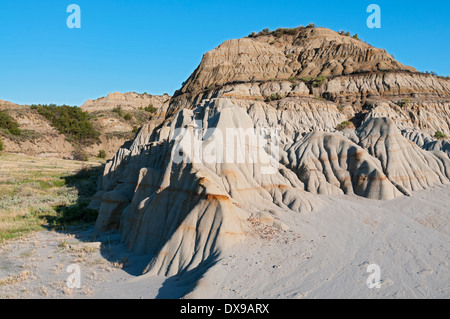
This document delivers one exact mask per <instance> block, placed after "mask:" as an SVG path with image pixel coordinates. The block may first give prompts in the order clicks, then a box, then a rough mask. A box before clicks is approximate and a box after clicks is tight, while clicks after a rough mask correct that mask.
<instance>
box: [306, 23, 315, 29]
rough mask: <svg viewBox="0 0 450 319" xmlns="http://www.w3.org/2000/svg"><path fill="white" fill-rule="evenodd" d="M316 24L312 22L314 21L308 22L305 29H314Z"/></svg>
mask: <svg viewBox="0 0 450 319" xmlns="http://www.w3.org/2000/svg"><path fill="white" fill-rule="evenodd" d="M316 27H317V26H316V25H315V24H314V23H310V24H308V26H307V27H306V28H307V29H310V28H311V29H314V28H316Z"/></svg>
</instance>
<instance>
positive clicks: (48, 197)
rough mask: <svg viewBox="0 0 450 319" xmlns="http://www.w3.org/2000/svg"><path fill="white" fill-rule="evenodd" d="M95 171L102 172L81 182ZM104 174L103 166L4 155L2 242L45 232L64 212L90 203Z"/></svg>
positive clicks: (0, 168) (0, 165) (0, 163)
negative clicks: (88, 170)
mask: <svg viewBox="0 0 450 319" xmlns="http://www.w3.org/2000/svg"><path fill="white" fill-rule="evenodd" d="M93 168H98V170H95V172H94V174H91V175H89V174H87V175H86V176H80V177H79V178H77V173H79V172H80V171H86V169H93ZM100 171H101V163H100V162H89V163H85V162H77V161H69V160H61V159H43V158H34V157H29V156H24V155H17V154H8V153H2V154H0V242H1V241H4V240H7V239H11V238H16V237H20V236H22V235H24V234H27V233H29V232H31V231H36V230H41V229H42V227H43V226H44V225H46V224H49V222H51V221H52V220H55V219H57V218H58V217H60V215H61V211H62V208H64V207H70V206H73V205H77V204H79V203H80V201H84V202H85V203H87V202H88V201H89V197H90V196H92V193H93V192H94V191H95V185H96V181H97V176H95V174H98V173H99V172H100ZM72 177H73V178H72ZM71 178H72V179H71ZM81 188H83V189H86V190H87V192H85V193H83V192H80V189H81ZM85 206H87V205H85ZM85 206H84V207H85ZM75 209H76V206H75Z"/></svg>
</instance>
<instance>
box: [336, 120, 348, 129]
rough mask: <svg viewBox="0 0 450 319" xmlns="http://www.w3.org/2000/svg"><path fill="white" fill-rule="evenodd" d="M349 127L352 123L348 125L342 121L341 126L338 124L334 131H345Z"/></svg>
mask: <svg viewBox="0 0 450 319" xmlns="http://www.w3.org/2000/svg"><path fill="white" fill-rule="evenodd" d="M351 125H352V123H350V122H349V121H344V122H342V123H341V124H339V125H338V126H336V130H338V131H342V130H345V129H346V128H348V127H350V126H351Z"/></svg>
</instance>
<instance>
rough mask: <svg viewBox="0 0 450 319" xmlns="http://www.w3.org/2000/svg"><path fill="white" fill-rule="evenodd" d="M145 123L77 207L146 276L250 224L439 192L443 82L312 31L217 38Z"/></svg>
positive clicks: (223, 245) (231, 239) (448, 163)
mask: <svg viewBox="0 0 450 319" xmlns="http://www.w3.org/2000/svg"><path fill="white" fill-rule="evenodd" d="M157 115H159V117H157V119H155V120H152V121H151V122H149V123H148V124H146V125H145V126H143V127H142V128H141V130H140V132H139V133H138V135H137V136H136V138H135V139H134V141H132V142H130V143H127V144H125V145H124V147H122V148H120V149H119V150H118V152H117V154H116V156H115V157H114V159H113V160H111V161H110V162H109V163H108V164H107V165H106V168H105V172H104V177H103V179H102V181H101V183H100V184H99V187H98V193H97V194H96V196H95V198H94V199H93V201H92V203H91V207H92V208H97V209H99V211H100V214H99V218H98V220H97V223H96V229H97V231H98V232H104V231H110V230H117V231H119V232H120V233H121V234H122V240H123V242H124V243H126V244H127V245H128V247H129V248H130V249H131V250H133V251H135V252H138V253H147V254H152V255H153V256H154V257H153V259H152V260H151V262H150V263H149V265H148V267H147V268H146V272H149V273H152V274H164V275H173V274H183V273H185V272H187V271H190V270H194V269H199V268H202V267H205V266H207V265H208V264H209V263H210V262H212V261H215V260H217V259H218V258H220V255H221V253H222V252H223V251H224V250H225V249H227V247H229V246H230V245H233V244H237V243H240V242H242V241H245V238H246V233H247V231H248V229H249V227H251V225H250V224H251V222H250V221H257V222H258V223H262V224H265V225H267V226H268V227H275V228H278V229H284V230H285V229H287V228H288V226H289V225H286V224H285V223H283V215H284V214H302V213H307V212H310V211H313V210H314V209H316V208H319V207H321V206H322V205H323V203H324V202H326V201H327V200H328V196H325V195H336V194H346V195H349V196H350V195H351V196H361V197H365V198H370V199H374V200H391V199H393V198H396V197H400V196H414V192H415V191H420V190H423V189H426V188H430V187H434V186H437V185H443V184H447V183H449V182H450V159H449V148H448V145H449V144H448V141H446V140H437V139H435V138H434V137H433V136H434V134H435V133H436V132H437V131H441V132H444V133H446V134H449V132H450V81H449V80H448V79H445V78H441V77H436V76H434V75H430V74H422V73H419V72H417V71H416V70H415V69H414V68H412V67H409V66H404V65H402V64H401V63H399V62H397V61H395V60H394V58H393V57H392V56H391V55H389V54H388V53H387V52H386V51H385V50H382V49H377V48H374V47H372V46H370V45H368V44H366V43H364V42H362V41H360V40H358V39H355V38H351V37H349V36H346V35H343V34H339V33H336V32H334V31H331V30H328V29H324V28H296V29H288V30H287V29H283V30H281V31H275V32H263V33H260V34H256V35H252V36H251V37H247V38H244V39H238V40H230V41H226V42H225V43H223V44H222V45H220V46H219V47H217V48H216V49H214V50H212V51H210V52H208V53H207V54H205V55H204V57H203V60H202V62H201V63H200V65H199V67H198V68H197V69H196V70H195V71H194V73H193V74H192V75H191V76H190V77H189V79H188V80H187V81H186V82H185V83H184V85H183V87H182V88H181V89H180V90H178V91H177V92H176V93H175V95H174V97H173V98H172V99H171V100H170V102H169V103H165V104H163V105H162V106H161V107H160V108H159V109H158V111H157Z"/></svg>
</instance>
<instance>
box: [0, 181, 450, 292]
mask: <svg viewBox="0 0 450 319" xmlns="http://www.w3.org/2000/svg"><path fill="white" fill-rule="evenodd" d="M322 198H324V199H325V201H327V202H328V205H327V206H326V207H324V208H323V209H321V210H320V211H314V212H311V213H308V214H294V213H292V214H285V215H283V216H279V218H280V219H281V220H282V221H283V222H284V223H285V224H287V225H289V227H290V229H289V230H287V231H281V230H275V229H272V228H269V227H267V226H263V225H258V224H256V225H254V227H253V230H252V232H251V234H249V236H248V239H247V241H246V242H245V243H244V244H242V245H240V246H237V247H234V249H233V250H232V251H228V252H225V253H224V254H223V256H222V257H221V258H220V260H218V261H217V262H216V264H215V265H213V266H212V267H211V268H210V269H209V270H208V271H207V272H206V274H204V275H203V277H202V278H201V279H200V280H199V281H198V283H197V285H196V287H195V288H194V289H192V287H190V286H189V285H188V283H187V282H186V281H185V280H183V279H180V278H177V277H172V278H166V277H158V276H148V275H144V276H139V274H140V273H141V272H142V270H143V269H144V268H145V266H146V265H147V263H148V261H149V260H150V258H151V256H137V255H134V254H132V253H130V252H127V250H126V248H125V246H124V245H123V244H121V243H120V236H119V235H117V234H105V235H102V236H101V237H97V236H96V235H95V234H94V233H93V231H92V229H89V230H85V231H74V232H71V233H58V232H52V231H43V232H39V233H35V234H33V235H31V236H29V237H27V238H24V239H19V240H14V241H10V242H8V243H7V244H4V245H3V246H2V247H0V297H1V298H180V297H183V296H184V297H186V298H269V299H271V298H449V297H450V272H449V265H448V263H449V247H450V223H449V215H450V187H448V186H447V187H437V188H434V189H432V190H426V191H422V192H418V193H415V194H414V196H413V197H410V198H408V197H403V198H398V199H395V200H392V201H373V200H367V199H363V198H359V197H358V198H356V197H348V196H326V197H322ZM72 264H76V265H78V266H79V270H80V272H79V273H80V278H81V279H80V288H76V287H75V288H69V287H68V285H67V281H68V278H69V279H70V278H73V277H71V276H72V275H74V274H75V272H68V270H71V269H70V267H69V266H70V265H72ZM372 264H376V265H378V266H379V269H380V288H372V289H371V288H369V287H368V285H367V279H368V278H369V276H370V275H371V273H369V272H367V270H368V266H369V265H372ZM68 267H69V269H68ZM72 271H73V269H72ZM375 281H376V279H374V280H373V281H371V282H375Z"/></svg>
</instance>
